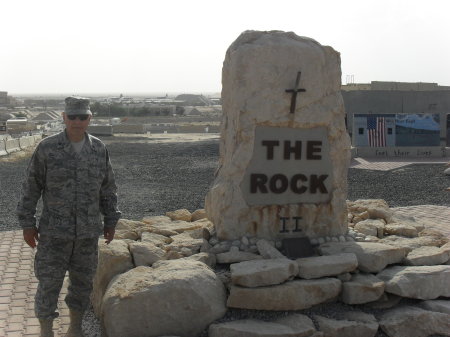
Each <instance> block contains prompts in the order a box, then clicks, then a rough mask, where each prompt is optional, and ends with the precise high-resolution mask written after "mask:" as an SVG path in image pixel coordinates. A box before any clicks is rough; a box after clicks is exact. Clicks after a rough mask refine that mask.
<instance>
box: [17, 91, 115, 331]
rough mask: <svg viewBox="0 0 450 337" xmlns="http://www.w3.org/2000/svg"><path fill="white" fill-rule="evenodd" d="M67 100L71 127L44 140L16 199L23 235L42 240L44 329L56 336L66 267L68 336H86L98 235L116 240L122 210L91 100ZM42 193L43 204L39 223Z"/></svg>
mask: <svg viewBox="0 0 450 337" xmlns="http://www.w3.org/2000/svg"><path fill="white" fill-rule="evenodd" d="M65 103H66V106H65V111H64V113H63V118H64V123H65V125H66V128H65V130H64V131H63V132H61V133H59V134H57V135H54V136H51V137H48V138H45V139H43V140H42V141H41V142H40V143H39V145H38V146H37V148H36V150H35V151H34V154H33V156H32V157H31V160H30V163H29V166H28V169H27V175H26V179H25V182H24V184H23V190H22V196H21V199H20V201H19V204H18V206H17V214H18V217H19V223H20V225H21V226H22V228H23V236H24V240H25V241H26V243H27V244H28V245H29V246H30V247H32V248H34V247H36V246H37V252H36V256H35V270H34V272H35V275H36V278H37V279H38V281H39V284H38V288H37V292H36V297H35V313H36V317H37V318H38V319H39V323H40V325H41V336H42V337H53V336H54V335H53V319H54V318H56V317H58V313H57V302H58V296H59V292H60V290H61V287H62V284H63V280H64V276H65V273H66V271H68V272H69V281H70V284H69V288H68V294H67V296H66V298H65V301H66V303H67V306H68V307H69V309H70V327H69V330H68V332H67V335H66V337H79V336H83V334H82V331H81V322H82V318H83V313H84V312H85V310H86V309H87V307H88V306H89V296H90V293H91V290H92V283H93V277H94V274H95V270H96V267H97V251H98V239H99V235H100V234H102V233H103V235H104V238H105V239H106V243H107V244H108V243H110V242H111V241H112V240H113V238H114V232H115V226H116V224H117V221H118V220H119V218H120V212H119V210H118V209H117V194H116V190H117V188H116V184H115V182H114V173H113V170H112V168H111V163H110V160H109V155H108V151H107V149H106V147H105V145H104V144H103V143H102V142H101V141H100V140H99V139H98V138H95V137H93V136H91V135H89V134H87V133H86V130H87V127H88V125H89V122H90V119H91V116H92V114H91V111H90V110H89V100H88V99H86V98H81V97H67V98H66V100H65ZM41 196H42V200H43V209H42V214H41V216H40V220H39V226H38V227H36V218H35V213H36V205H37V202H38V200H39V199H40V197H41ZM100 214H103V216H104V219H103V223H102V219H101V216H100Z"/></svg>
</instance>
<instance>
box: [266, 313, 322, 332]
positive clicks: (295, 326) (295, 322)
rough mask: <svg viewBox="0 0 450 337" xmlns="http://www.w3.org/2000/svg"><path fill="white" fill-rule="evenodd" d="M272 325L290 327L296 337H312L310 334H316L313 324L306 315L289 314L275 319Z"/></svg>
mask: <svg viewBox="0 0 450 337" xmlns="http://www.w3.org/2000/svg"><path fill="white" fill-rule="evenodd" d="M274 323H278V324H281V325H285V326H288V327H290V328H291V329H292V330H293V331H295V333H296V334H297V335H296V336H312V334H314V333H317V331H316V327H315V326H314V322H313V321H312V320H311V318H309V317H308V316H306V315H302V314H291V315H289V316H286V317H282V318H279V319H276V320H275V321H274Z"/></svg>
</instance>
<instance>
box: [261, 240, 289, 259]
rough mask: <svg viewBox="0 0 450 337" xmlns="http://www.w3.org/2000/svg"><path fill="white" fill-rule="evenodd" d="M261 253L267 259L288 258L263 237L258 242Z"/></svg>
mask: <svg viewBox="0 0 450 337" xmlns="http://www.w3.org/2000/svg"><path fill="white" fill-rule="evenodd" d="M256 247H258V251H259V254H260V255H261V256H262V257H263V258H265V259H281V258H286V257H285V256H284V255H283V254H281V252H280V251H279V250H278V249H276V248H275V247H274V246H272V245H271V244H270V243H269V242H268V241H267V240H264V239H261V240H258V241H257V242H256Z"/></svg>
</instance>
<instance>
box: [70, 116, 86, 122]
mask: <svg viewBox="0 0 450 337" xmlns="http://www.w3.org/2000/svg"><path fill="white" fill-rule="evenodd" d="M88 117H89V115H68V116H67V118H68V119H70V120H71V121H74V120H75V119H77V118H78V119H79V120H80V121H85V120H86V119H88Z"/></svg>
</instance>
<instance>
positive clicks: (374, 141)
mask: <svg viewBox="0 0 450 337" xmlns="http://www.w3.org/2000/svg"><path fill="white" fill-rule="evenodd" d="M367 137H368V138H369V146H371V147H385V146H386V120H385V118H384V117H367Z"/></svg>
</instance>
